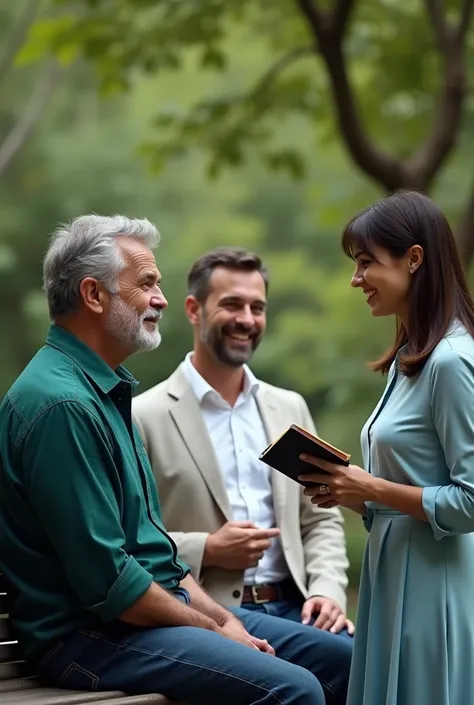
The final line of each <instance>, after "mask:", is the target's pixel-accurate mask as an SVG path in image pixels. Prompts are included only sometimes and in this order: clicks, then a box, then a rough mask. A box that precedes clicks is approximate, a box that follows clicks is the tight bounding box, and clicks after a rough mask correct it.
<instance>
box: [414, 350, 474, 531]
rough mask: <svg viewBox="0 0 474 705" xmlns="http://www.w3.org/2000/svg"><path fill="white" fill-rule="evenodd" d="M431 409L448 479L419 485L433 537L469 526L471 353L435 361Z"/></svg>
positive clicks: (473, 473)
mask: <svg viewBox="0 0 474 705" xmlns="http://www.w3.org/2000/svg"><path fill="white" fill-rule="evenodd" d="M430 381H431V384H430V389H431V412H432V416H433V422H434V425H435V428H436V431H437V434H438V438H439V440H440V443H441V446H442V448H443V451H444V456H445V461H446V465H447V468H448V470H449V479H450V482H449V483H447V484H445V485H440V486H438V487H425V488H424V489H423V499H422V502H423V509H424V510H425V514H426V516H427V517H428V520H429V522H430V524H431V527H432V529H433V533H434V536H435V539H437V540H440V539H442V538H444V537H445V536H449V535H454V534H468V533H471V532H472V531H474V358H472V357H471V356H470V355H466V354H462V353H458V352H456V351H454V350H453V351H450V352H447V353H445V354H444V355H443V357H442V358H440V359H438V360H436V361H435V362H434V364H433V368H432V377H431V380H430Z"/></svg>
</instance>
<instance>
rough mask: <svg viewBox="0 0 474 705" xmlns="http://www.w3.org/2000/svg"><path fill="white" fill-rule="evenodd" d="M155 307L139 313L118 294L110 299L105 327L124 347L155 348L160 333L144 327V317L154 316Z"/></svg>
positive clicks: (138, 349) (157, 344)
mask: <svg viewBox="0 0 474 705" xmlns="http://www.w3.org/2000/svg"><path fill="white" fill-rule="evenodd" d="M156 314H157V312H156V310H155V309H152V308H148V309H147V310H146V311H144V312H143V313H142V314H141V315H139V314H138V312H137V311H136V310H135V309H134V308H133V306H130V305H129V304H127V303H125V301H124V300H123V299H121V298H120V296H114V297H113V298H112V301H111V305H110V310H109V314H108V316H107V320H106V322H105V327H106V329H107V330H108V332H109V333H111V334H112V335H113V336H114V338H116V339H117V340H118V342H120V343H122V345H123V346H124V347H125V348H128V349H130V350H132V351H133V352H134V353H136V352H145V351H146V350H155V349H156V348H157V347H158V346H159V344H160V343H161V334H160V332H159V330H158V328H156V330H154V331H150V330H147V329H146V328H145V323H144V321H145V318H148V317H149V316H156Z"/></svg>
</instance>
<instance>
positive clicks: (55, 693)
mask: <svg viewBox="0 0 474 705" xmlns="http://www.w3.org/2000/svg"><path fill="white" fill-rule="evenodd" d="M123 696H124V694H123V693H121V692H120V691H110V692H108V693H107V692H100V693H89V692H85V691H81V690H64V689H63V690H61V689H60V688H41V687H39V688H37V689H34V690H26V691H23V692H20V693H5V694H4V695H3V696H2V705H20V704H21V705H30V704H31V705H80V704H82V703H97V702H100V701H104V700H108V701H109V702H111V703H112V702H115V701H116V700H121V699H122V698H123Z"/></svg>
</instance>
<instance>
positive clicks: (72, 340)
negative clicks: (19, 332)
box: [46, 323, 138, 394]
mask: <svg viewBox="0 0 474 705" xmlns="http://www.w3.org/2000/svg"><path fill="white" fill-rule="evenodd" d="M46 345H50V346H51V347H53V348H57V349H58V350H60V351H61V352H63V353H64V354H65V355H68V357H70V358H71V359H72V360H74V362H75V363H76V364H77V365H79V367H80V368H81V369H82V370H83V372H84V373H85V374H86V375H87V376H88V377H89V378H90V379H91V380H92V381H93V382H94V383H95V384H96V385H97V386H98V387H99V389H101V390H102V391H103V392H104V394H109V392H111V391H112V389H114V387H116V386H117V385H118V384H120V382H127V383H128V384H130V385H131V387H132V390H133V389H135V387H136V386H137V384H138V382H137V381H136V379H135V378H134V377H133V375H132V374H131V373H130V372H129V371H128V370H127V369H126V368H125V367H123V365H119V367H117V369H116V370H113V369H112V368H111V367H110V366H109V365H108V364H107V363H106V362H105V360H103V359H102V358H101V357H100V356H99V355H98V354H97V353H96V352H94V350H92V348H90V347H89V346H88V345H86V343H83V342H82V340H79V338H77V337H76V336H75V335H73V334H72V333H70V332H69V331H68V330H66V329H65V328H62V327H61V326H57V325H55V324H54V323H53V324H52V325H51V326H50V329H49V332H48V336H47V338H46Z"/></svg>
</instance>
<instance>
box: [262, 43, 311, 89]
mask: <svg viewBox="0 0 474 705" xmlns="http://www.w3.org/2000/svg"><path fill="white" fill-rule="evenodd" d="M315 52H316V47H315V46H314V45H309V46H305V47H298V48H296V49H293V51H290V52H288V54H285V55H284V56H281V57H280V58H279V59H277V60H276V61H275V63H274V64H272V65H271V66H270V68H269V69H267V71H266V72H265V73H264V74H263V76H262V77H261V78H260V79H259V80H258V81H257V83H256V84H255V87H254V88H253V89H252V91H251V93H250V95H251V96H255V95H258V94H259V93H262V92H264V91H266V90H268V88H269V87H270V86H271V84H272V83H273V82H274V81H275V79H276V78H277V77H278V75H279V74H280V73H281V72H282V71H284V70H285V69H286V68H287V67H288V66H289V65H290V64H292V63H293V62H294V61H297V60H298V59H301V58H302V57H303V56H308V55H309V54H311V55H313V56H314V54H315Z"/></svg>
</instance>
